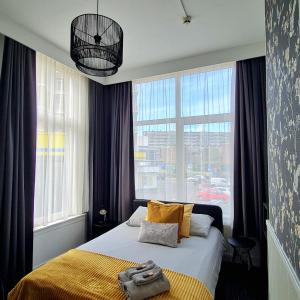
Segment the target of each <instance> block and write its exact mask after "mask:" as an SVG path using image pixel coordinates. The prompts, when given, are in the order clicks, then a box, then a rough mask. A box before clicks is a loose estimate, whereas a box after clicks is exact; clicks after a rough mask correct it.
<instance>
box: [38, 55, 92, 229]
mask: <svg viewBox="0 0 300 300" xmlns="http://www.w3.org/2000/svg"><path fill="white" fill-rule="evenodd" d="M37 115H38V123H37V151H36V183H35V203H34V204H35V208H34V226H35V227H38V226H43V225H48V224H49V223H52V222H55V221H59V220H63V219H66V218H68V217H71V216H75V215H79V214H81V213H83V212H85V211H87V193H88V190H87V186H88V184H87V162H88V159H87V154H88V153H87V145H88V79H87V78H85V77H84V76H82V75H80V73H79V72H76V71H74V70H72V69H70V68H68V67H66V66H64V65H62V64H60V63H58V62H56V61H55V60H53V59H51V58H49V57H47V56H45V55H43V54H41V53H37Z"/></svg>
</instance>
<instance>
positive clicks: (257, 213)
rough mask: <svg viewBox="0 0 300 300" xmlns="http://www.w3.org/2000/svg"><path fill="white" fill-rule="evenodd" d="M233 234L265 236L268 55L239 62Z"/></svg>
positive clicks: (260, 237)
mask: <svg viewBox="0 0 300 300" xmlns="http://www.w3.org/2000/svg"><path fill="white" fill-rule="evenodd" d="M235 99H236V101H235V132H234V224H233V235H234V236H239V235H244V236H250V237H255V238H258V239H259V240H262V239H263V238H264V222H265V220H264V218H265V217H264V207H263V205H264V203H267V202H268V192H267V191H268V183H267V115H266V63H265V57H259V58H254V59H248V60H244V61H238V62H237V65H236V95H235Z"/></svg>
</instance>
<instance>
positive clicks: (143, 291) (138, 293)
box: [122, 273, 170, 300]
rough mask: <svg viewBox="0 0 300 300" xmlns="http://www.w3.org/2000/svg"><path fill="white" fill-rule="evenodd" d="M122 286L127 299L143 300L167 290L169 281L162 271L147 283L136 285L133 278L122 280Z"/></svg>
mask: <svg viewBox="0 0 300 300" xmlns="http://www.w3.org/2000/svg"><path fill="white" fill-rule="evenodd" d="M122 288H123V291H124V292H125V293H126V295H127V297H128V299H129V300H143V299H147V298H150V297H154V296H156V295H158V294H161V293H163V292H167V291H169V290H170V283H169V280H168V278H167V277H166V276H165V275H164V274H163V273H162V276H161V277H160V278H157V279H156V280H155V281H153V282H151V283H149V284H144V285H136V284H135V283H134V282H133V280H130V281H127V282H123V287H122Z"/></svg>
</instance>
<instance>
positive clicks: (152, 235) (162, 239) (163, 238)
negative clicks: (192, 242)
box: [138, 221, 178, 248]
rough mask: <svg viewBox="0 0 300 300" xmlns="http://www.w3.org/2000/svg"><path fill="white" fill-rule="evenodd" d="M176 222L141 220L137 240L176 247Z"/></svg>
mask: <svg viewBox="0 0 300 300" xmlns="http://www.w3.org/2000/svg"><path fill="white" fill-rule="evenodd" d="M177 239H178V223H154V222H148V221H142V224H141V229H140V233H139V237H138V241H139V242H142V243H151V244H159V245H163V246H168V247H173V248H176V247H177Z"/></svg>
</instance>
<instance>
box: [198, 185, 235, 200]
mask: <svg viewBox="0 0 300 300" xmlns="http://www.w3.org/2000/svg"><path fill="white" fill-rule="evenodd" d="M198 196H199V197H200V198H201V200H204V201H210V200H222V201H225V202H226V201H228V200H229V195H228V194H227V193H226V192H223V191H219V190H218V189H213V188H211V189H205V190H202V191H200V192H199V193H198Z"/></svg>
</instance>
